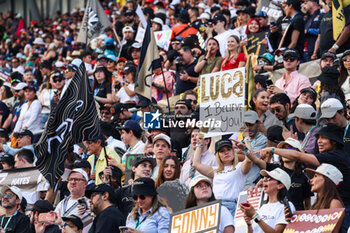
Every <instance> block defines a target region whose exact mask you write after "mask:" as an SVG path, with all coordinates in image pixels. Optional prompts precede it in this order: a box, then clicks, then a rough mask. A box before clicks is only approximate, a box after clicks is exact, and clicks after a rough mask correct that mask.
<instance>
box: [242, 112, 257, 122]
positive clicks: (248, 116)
mask: <svg viewBox="0 0 350 233" xmlns="http://www.w3.org/2000/svg"><path fill="white" fill-rule="evenodd" d="M258 120H259V116H258V114H257V113H256V112H255V111H246V112H245V113H244V119H243V122H244V123H249V124H255V123H256V122H257V121H258Z"/></svg>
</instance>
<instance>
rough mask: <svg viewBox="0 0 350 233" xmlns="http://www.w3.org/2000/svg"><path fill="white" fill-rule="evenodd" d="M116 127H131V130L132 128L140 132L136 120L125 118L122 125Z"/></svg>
mask: <svg viewBox="0 0 350 233" xmlns="http://www.w3.org/2000/svg"><path fill="white" fill-rule="evenodd" d="M118 129H119V130H123V129H131V130H134V131H136V132H141V131H142V129H141V127H140V125H139V123H137V121H134V120H127V121H125V123H124V125H123V126H122V127H119V128H118Z"/></svg>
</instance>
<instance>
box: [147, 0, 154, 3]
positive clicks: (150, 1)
mask: <svg viewBox="0 0 350 233" xmlns="http://www.w3.org/2000/svg"><path fill="white" fill-rule="evenodd" d="M153 2H154V0H146V1H145V3H153Z"/></svg>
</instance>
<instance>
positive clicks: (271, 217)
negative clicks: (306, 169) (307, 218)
mask: <svg viewBox="0 0 350 233" xmlns="http://www.w3.org/2000/svg"><path fill="white" fill-rule="evenodd" d="M260 174H261V175H262V176H264V177H265V178H264V181H263V187H264V193H265V194H266V195H267V196H268V203H267V204H264V205H262V206H261V208H260V209H259V210H258V211H256V210H255V209H254V207H253V206H252V205H250V204H249V203H243V204H241V205H240V208H241V210H242V211H243V213H244V220H245V221H246V223H247V225H248V233H252V232H254V233H263V232H265V233H282V232H283V230H284V228H285V227H286V226H287V221H286V219H285V214H284V208H285V206H284V204H283V200H284V198H285V197H286V194H287V190H288V189H289V188H290V185H291V180H290V177H289V175H288V173H287V172H285V171H283V170H282V169H281V168H276V169H274V170H272V171H270V172H268V171H266V170H261V171H260ZM288 203H289V207H290V208H291V212H292V213H293V212H294V211H295V208H294V206H293V204H292V203H291V202H288Z"/></svg>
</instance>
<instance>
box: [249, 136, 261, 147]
mask: <svg viewBox="0 0 350 233" xmlns="http://www.w3.org/2000/svg"><path fill="white" fill-rule="evenodd" d="M260 136H261V133H259V134H258V136H256V138H254V139H253V140H252V142H251V144H252V146H254V143H255V142H256V140H258V138H260Z"/></svg>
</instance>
